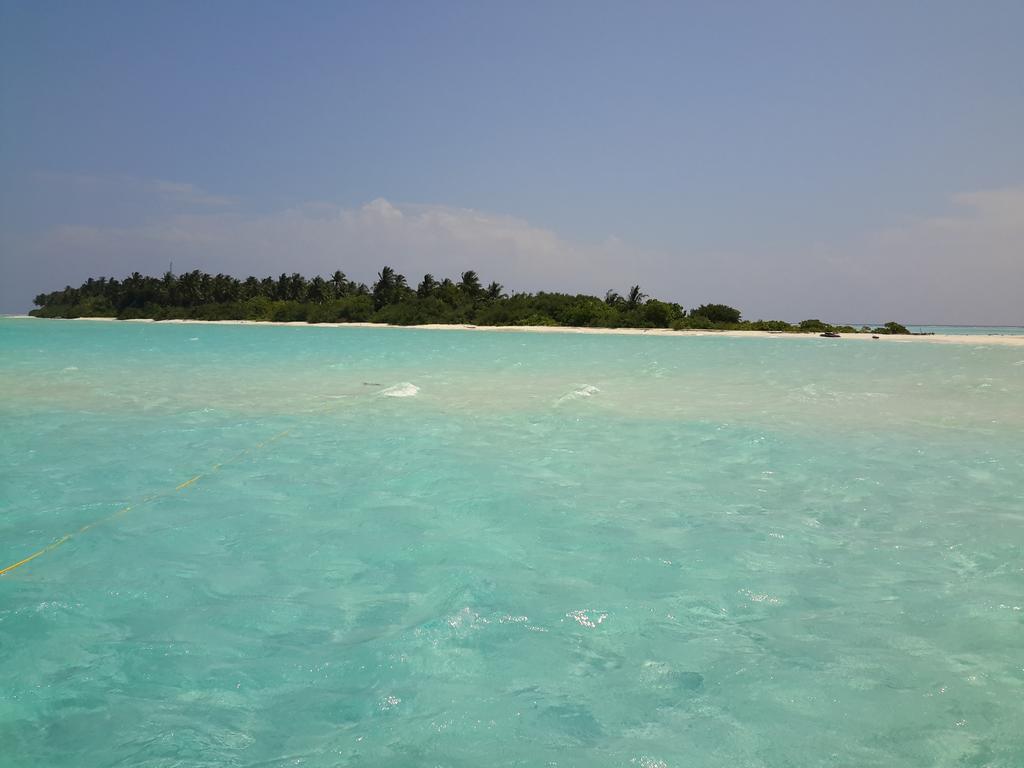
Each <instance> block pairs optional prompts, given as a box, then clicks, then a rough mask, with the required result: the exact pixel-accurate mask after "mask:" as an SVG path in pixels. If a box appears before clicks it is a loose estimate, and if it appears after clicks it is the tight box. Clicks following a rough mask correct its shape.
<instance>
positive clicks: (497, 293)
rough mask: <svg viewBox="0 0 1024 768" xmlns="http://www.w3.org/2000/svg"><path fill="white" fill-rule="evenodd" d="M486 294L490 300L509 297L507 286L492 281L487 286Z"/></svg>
mask: <svg viewBox="0 0 1024 768" xmlns="http://www.w3.org/2000/svg"><path fill="white" fill-rule="evenodd" d="M484 296H485V297H486V298H487V300H488V301H497V300H498V299H505V298H508V297H507V296H506V295H505V286H503V285H502V284H501V283H499V282H491V284H490V285H488V286H487V290H485V291H484Z"/></svg>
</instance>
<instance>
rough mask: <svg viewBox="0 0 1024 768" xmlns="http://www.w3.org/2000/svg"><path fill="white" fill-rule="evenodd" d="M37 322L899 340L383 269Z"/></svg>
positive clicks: (86, 286)
mask: <svg viewBox="0 0 1024 768" xmlns="http://www.w3.org/2000/svg"><path fill="white" fill-rule="evenodd" d="M35 304H36V305H37V307H38V309H34V310H32V312H31V313H30V314H32V315H34V316H36V317H63V318H74V317H116V318H120V319H125V320H127V319H143V318H148V319H152V320H172V319H184V320H251V321H277V322H307V323H352V322H377V323H390V324H392V325H426V324H432V323H458V324H472V325H548V326H579V327H592V328H674V329H676V330H686V329H723V330H766V331H789V332H827V331H835V332H845V333H855V332H863V331H872V332H874V333H906V332H907V330H906V328H904V327H903V326H901V325H899V324H898V323H888V324H887V325H886V326H883V327H881V328H875V329H873V330H872V329H869V328H867V327H866V326H865V327H862V328H860V329H856V328H853V327H850V326H833V325H829V324H828V323H823V322H821V321H820V320H805V321H803V322H802V323H799V324H797V325H792V324H790V323H787V322H784V321H782V320H756V321H753V322H751V321H749V320H748V321H745V320H743V319H742V315H741V313H740V311H739V310H738V309H735V308H733V307H730V306H728V305H726V304H702V305H701V306H699V307H695V308H693V309H691V310H689V311H686V310H685V309H684V308H683V307H682V306H680V305H679V304H677V303H675V302H667V301H661V300H659V299H655V298H652V297H650V296H648V295H647V294H645V293H644V292H643V291H642V290H641V289H640V286H639V285H634V286H632V287H631V288H630V289H629V290H628V291H626V293H625V294H619V293H618V292H616V291H614V290H610V291H608V292H607V293H606V294H605V295H604V297H603V298H600V297H597V296H589V295H586V294H568V293H554V292H546V291H541V292H538V293H522V292H520V293H511V294H510V293H507V292H506V291H505V288H504V286H502V285H501V284H500V283H497V282H491V283H489V284H487V285H484V284H483V283H482V282H481V280H480V277H479V275H478V274H477V273H476V272H475V271H473V270H467V271H465V272H463V273H462V274H461V275H460V276H459V279H458V281H455V280H452V279H450V278H443V279H440V280H438V279H437V278H435V277H434V276H433V275H431V274H426V275H424V276H423V279H422V280H421V281H420V282H419V284H418V285H417V286H416V287H415V288H413V287H412V286H411V285H410V284H409V282H408V280H407V279H406V277H405V275H402V274H399V273H398V272H396V271H395V270H394V269H392V268H391V267H383V268H382V269H381V271H380V272H378V273H377V280H376V281H375V282H374V283H373V284H372V285H367V284H365V283H359V282H356V281H354V280H350V279H349V278H348V277H347V276H346V275H345V273H344V272H342V271H340V270H338V271H336V272H335V273H334V274H333V275H331V276H330V277H327V278H324V277H321V276H320V275H317V276H315V277H313V278H312V279H307V278H305V277H303V276H302V275H300V274H298V273H292V274H281V275H280V276H279V277H277V278H276V279H275V278H273V277H264V278H257V277H251V276H250V277H247V278H245V279H244V280H239V279H238V278H235V277H231V276H230V275H224V274H217V275H210V274H207V273H206V272H201V271H199V270H194V271H192V272H186V273H184V274H181V275H175V274H173V273H172V272H171V271H167V272H166V273H164V274H163V275H162V276H161V277H151V276H147V275H142V274H140V273H138V272H133V273H132V274H131V275H129V276H128V277H126V278H124V279H123V280H118V279H116V278H107V277H100V278H89V279H88V280H86V281H85V282H84V283H82V285H80V286H79V287H77V288H72V287H71V286H67V287H66V288H64V289H63V290H60V291H53V292H52V293H43V294H40V295H38V296H36V297H35Z"/></svg>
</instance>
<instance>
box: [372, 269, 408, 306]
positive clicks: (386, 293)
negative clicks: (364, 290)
mask: <svg viewBox="0 0 1024 768" xmlns="http://www.w3.org/2000/svg"><path fill="white" fill-rule="evenodd" d="M408 287H409V286H408V283H407V282H406V280H405V275H400V274H398V273H397V272H395V270H393V269H392V268H391V267H383V268H382V269H381V271H380V272H378V273H377V282H376V283H374V285H373V306H374V308H375V309H380V308H381V307H383V306H384V305H385V304H396V303H398V301H400V300H401V298H402V295H403V294H404V293H405V292H406V290H408Z"/></svg>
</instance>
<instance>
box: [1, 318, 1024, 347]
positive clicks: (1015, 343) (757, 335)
mask: <svg viewBox="0 0 1024 768" xmlns="http://www.w3.org/2000/svg"><path fill="white" fill-rule="evenodd" d="M2 319H7V320H20V319H24V320H50V319H54V320H56V319H61V320H64V319H69V320H85V321H88V322H108V323H117V322H120V323H159V324H160V325H250V326H276V327H288V328H296V327H304V328H379V329H385V328H388V329H397V330H402V329H408V328H412V329H415V330H424V331H487V332H491V333H567V334H595V335H605V336H671V337H676V338H687V337H695V336H724V337H727V338H747V339H751V338H753V339H779V338H795V339H819V338H821V337H820V336H819V335H818V334H817V333H787V332H784V331H778V332H773V331H716V330H685V331H674V330H672V329H671V328H580V327H573V326H549V325H465V324H460V323H433V324H429V325H389V324H387V323H305V322H301V321H300V322H276V321H273V320H153V319H150V318H140V319H133V320H118V319H117V318H116V317H76V318H43V317H32V316H31V315H5V316H4V317H3V318H2ZM872 336H873V334H871V333H849V334H843V335H841V336H840V337H839V340H845V339H856V340H859V341H881V342H885V343H890V344H892V343H906V342H931V343H933V344H971V345H975V346H977V345H979V344H986V345H993V346H1005V347H1024V333H1022V334H1020V335H1012V336H1011V335H996V334H993V335H991V336H988V335H967V334H962V335H957V334H933V335H928V336H914V335H902V334H898V335H883V334H879V335H878V338H877V339H873V338H872ZM830 340H831V339H830Z"/></svg>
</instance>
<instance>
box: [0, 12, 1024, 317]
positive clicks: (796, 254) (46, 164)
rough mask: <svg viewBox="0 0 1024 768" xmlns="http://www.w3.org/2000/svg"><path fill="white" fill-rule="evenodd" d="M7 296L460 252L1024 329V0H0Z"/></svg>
mask: <svg viewBox="0 0 1024 768" xmlns="http://www.w3.org/2000/svg"><path fill="white" fill-rule="evenodd" d="M0 14H2V15H0V268H2V270H3V274H2V276H0V277H2V279H0V310H2V311H9V312H11V311H21V310H25V309H27V308H28V307H29V305H30V301H31V297H32V296H33V295H34V294H35V293H36V292H39V291H41V290H49V289H52V288H56V287H62V285H63V284H64V283H67V282H78V281H79V280H81V279H83V278H84V277H86V276H88V275H90V274H101V273H102V274H109V273H114V274H121V273H124V272H130V271H132V270H133V269H136V268H137V269H139V270H140V271H143V272H146V271H150V272H156V271H162V270H163V269H164V268H166V266H167V263H168V262H169V261H170V260H172V259H173V261H174V263H175V269H176V270H179V271H181V270H184V269H190V268H193V267H196V268H204V269H208V270H210V271H218V270H223V271H231V272H234V273H248V272H250V271H254V272H258V273H261V274H266V273H275V274H276V273H279V272H282V271H289V272H290V271H293V270H297V271H304V272H306V273H313V272H317V271H320V272H329V271H333V270H334V269H335V268H337V267H341V268H342V269H344V270H345V271H347V272H348V273H349V274H350V275H352V276H355V277H357V278H360V279H365V280H368V279H370V278H371V277H372V276H373V274H374V273H375V272H376V271H377V269H378V268H379V266H380V265H381V264H382V263H385V262H386V263H393V264H395V265H396V266H397V267H398V268H399V269H401V270H403V271H406V272H407V273H408V274H409V276H410V278H411V279H412V280H413V281H415V280H416V279H418V277H419V276H420V275H422V273H423V272H425V271H432V272H435V273H445V272H446V271H447V272H450V273H454V272H455V271H457V270H458V269H460V268H462V269H465V268H469V267H474V268H477V269H478V270H479V271H480V272H481V273H482V274H483V275H484V277H485V278H491V277H494V278H497V279H499V280H500V281H502V282H504V283H505V284H506V285H507V286H508V287H509V288H522V289H536V288H540V287H558V288H562V289H571V290H586V291H593V292H598V291H600V292H603V290H604V289H605V288H610V287H615V288H618V289H620V290H621V289H622V288H624V287H626V286H628V284H631V283H633V282H637V281H639V282H640V283H641V284H643V285H645V287H647V288H648V292H650V293H654V294H656V295H659V296H662V297H664V298H667V299H673V300H678V301H681V302H682V303H683V304H684V305H687V306H690V305H693V304H695V303H699V302H703V301H725V302H728V303H733V304H736V305H737V306H740V307H741V308H742V309H744V311H745V315H746V316H750V317H757V316H764V317H768V316H772V317H783V318H786V319H790V320H794V319H795V320H798V319H802V318H804V317H810V316H826V317H827V318H829V319H833V320H844V321H847V320H848V321H860V320H885V319H889V318H890V317H894V318H898V319H901V320H905V321H908V322H963V323H968V322H973V323H1021V324H1024V310H1022V308H1021V307H1022V306H1024V302H1021V301H1020V300H1019V295H1020V293H1021V291H1022V289H1024V246H1022V245H1021V243H1024V140H1022V139H1021V137H1022V136H1024V75H1022V73H1024V45H1021V42H1020V31H1021V30H1022V29H1024V4H1021V3H1019V2H1006V3H1000V2H986V3H977V4H970V3H942V2H921V3H915V2H884V3H883V2H878V3H874V2H858V3H832V2H825V3H822V2H816V3H776V4H769V3H717V4H684V3H643V2H641V3H615V4H612V3H570V2H560V3H537V4H532V3H501V4H499V3H491V2H486V3H479V2H478V3H456V2H445V3H433V4H430V3H363V4H357V3H337V2H333V3H314V2H303V3H287V4H286V3H283V2H279V3H257V2H245V3H230V2H218V3H202V4H201V3H186V2H179V3H159V2H154V3H59V4H58V3H48V2H32V3H27V2H26V3H16V2H9V0H0Z"/></svg>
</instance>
